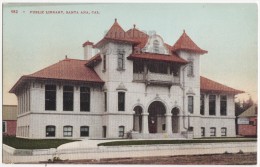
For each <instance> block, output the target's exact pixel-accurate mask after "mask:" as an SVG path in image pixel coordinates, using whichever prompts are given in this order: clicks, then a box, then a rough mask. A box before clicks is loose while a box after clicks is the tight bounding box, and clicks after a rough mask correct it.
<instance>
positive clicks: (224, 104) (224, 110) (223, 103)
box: [220, 95, 227, 115]
mask: <svg viewBox="0 0 260 167" xmlns="http://www.w3.org/2000/svg"><path fill="white" fill-rule="evenodd" d="M220 115H227V96H223V95H222V96H220Z"/></svg>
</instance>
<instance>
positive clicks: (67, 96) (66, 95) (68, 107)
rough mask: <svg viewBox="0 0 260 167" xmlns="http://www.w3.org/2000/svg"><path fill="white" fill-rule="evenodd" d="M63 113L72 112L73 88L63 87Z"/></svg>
mask: <svg viewBox="0 0 260 167" xmlns="http://www.w3.org/2000/svg"><path fill="white" fill-rule="evenodd" d="M63 111H73V86H63Z"/></svg>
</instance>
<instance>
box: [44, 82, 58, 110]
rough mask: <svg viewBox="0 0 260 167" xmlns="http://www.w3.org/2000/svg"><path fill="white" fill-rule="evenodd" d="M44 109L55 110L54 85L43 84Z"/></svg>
mask: <svg viewBox="0 0 260 167" xmlns="http://www.w3.org/2000/svg"><path fill="white" fill-rule="evenodd" d="M45 110H56V85H45Z"/></svg>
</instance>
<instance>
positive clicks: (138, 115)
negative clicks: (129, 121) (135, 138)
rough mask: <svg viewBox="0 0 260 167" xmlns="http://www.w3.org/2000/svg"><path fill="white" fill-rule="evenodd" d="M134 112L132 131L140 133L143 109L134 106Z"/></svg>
mask: <svg viewBox="0 0 260 167" xmlns="http://www.w3.org/2000/svg"><path fill="white" fill-rule="evenodd" d="M134 111H135V113H134V122H133V130H134V131H137V132H140V133H141V131H142V113H143V108H142V107H141V106H135V108H134Z"/></svg>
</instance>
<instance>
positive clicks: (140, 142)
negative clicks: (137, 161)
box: [98, 139, 257, 146]
mask: <svg viewBox="0 0 260 167" xmlns="http://www.w3.org/2000/svg"><path fill="white" fill-rule="evenodd" d="M256 141H257V139H248V140H237V139H234V140H232V139H223V140H220V139H212V140H203V139H200V140H132V141H130V140H127V141H113V142H106V143H100V144H98V146H125V145H150V144H190V143H224V142H256Z"/></svg>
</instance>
